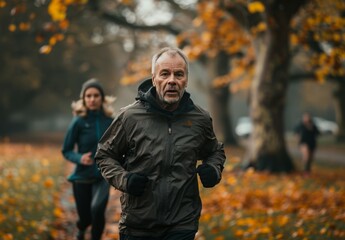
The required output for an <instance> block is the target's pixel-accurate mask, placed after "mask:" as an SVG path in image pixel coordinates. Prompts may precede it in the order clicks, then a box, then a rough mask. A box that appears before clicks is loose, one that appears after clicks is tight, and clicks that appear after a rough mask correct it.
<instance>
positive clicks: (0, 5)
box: [0, 0, 6, 8]
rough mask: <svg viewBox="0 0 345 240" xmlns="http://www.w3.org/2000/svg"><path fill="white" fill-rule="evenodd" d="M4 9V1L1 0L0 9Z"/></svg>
mask: <svg viewBox="0 0 345 240" xmlns="http://www.w3.org/2000/svg"><path fill="white" fill-rule="evenodd" d="M4 7H6V1H4V0H2V1H0V8H4Z"/></svg>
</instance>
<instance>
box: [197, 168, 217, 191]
mask: <svg viewBox="0 0 345 240" xmlns="http://www.w3.org/2000/svg"><path fill="white" fill-rule="evenodd" d="M196 171H197V173H199V177H200V180H201V183H202V185H203V186H204V187H205V188H211V187H214V186H215V185H216V184H217V183H218V175H217V171H216V169H215V168H214V167H212V166H210V165H207V164H201V165H200V166H198V168H197V169H196Z"/></svg>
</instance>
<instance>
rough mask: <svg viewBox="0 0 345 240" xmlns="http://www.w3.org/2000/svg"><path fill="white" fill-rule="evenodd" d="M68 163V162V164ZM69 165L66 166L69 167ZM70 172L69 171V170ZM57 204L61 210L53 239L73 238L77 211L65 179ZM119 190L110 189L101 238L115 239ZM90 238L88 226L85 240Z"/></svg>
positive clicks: (69, 186) (70, 189) (66, 239)
mask: <svg viewBox="0 0 345 240" xmlns="http://www.w3.org/2000/svg"><path fill="white" fill-rule="evenodd" d="M68 165H70V164H68ZM70 168H71V167H68V169H70ZM69 172H70V171H69ZM58 201H59V205H60V208H61V211H62V214H61V216H60V217H59V219H58V221H57V223H56V228H55V231H56V232H55V235H56V236H55V238H54V239H55V240H74V239H76V238H75V236H76V234H77V228H76V221H77V218H78V217H77V212H76V207H75V202H74V198H73V194H72V186H71V184H70V183H69V182H67V180H65V182H64V183H63V186H62V192H61V194H60V197H59V200H58ZM120 213H121V206H120V192H119V191H117V190H115V189H114V188H111V189H110V198H109V202H108V206H107V210H106V226H105V230H104V234H103V238H102V240H117V239H118V237H119V235H118V220H119V218H120ZM88 239H91V237H90V228H88V230H87V232H86V240H88Z"/></svg>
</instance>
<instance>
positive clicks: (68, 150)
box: [62, 118, 82, 164]
mask: <svg viewBox="0 0 345 240" xmlns="http://www.w3.org/2000/svg"><path fill="white" fill-rule="evenodd" d="M77 140H78V119H77V118H74V119H73V120H72V122H71V124H70V125H69V127H68V129H67V133H66V136H65V140H64V143H63V146H62V154H63V156H64V157H65V159H67V160H68V161H71V162H73V163H75V164H79V163H80V159H81V156H82V154H80V153H77V152H76V151H75V150H74V148H75V145H76V143H77Z"/></svg>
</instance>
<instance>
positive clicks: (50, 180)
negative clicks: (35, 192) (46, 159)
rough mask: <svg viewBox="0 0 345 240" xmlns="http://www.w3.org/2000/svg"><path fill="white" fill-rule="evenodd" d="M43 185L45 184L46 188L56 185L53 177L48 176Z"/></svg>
mask: <svg viewBox="0 0 345 240" xmlns="http://www.w3.org/2000/svg"><path fill="white" fill-rule="evenodd" d="M43 186H44V187H45V188H51V187H52V186H54V181H53V179H51V178H47V179H46V180H45V181H44V183H43Z"/></svg>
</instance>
